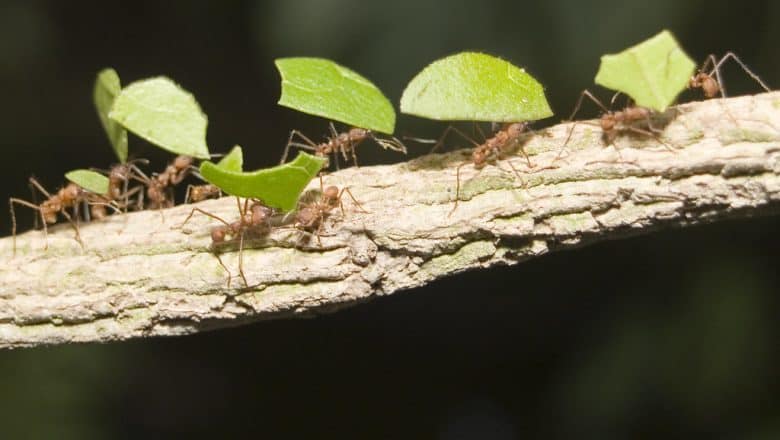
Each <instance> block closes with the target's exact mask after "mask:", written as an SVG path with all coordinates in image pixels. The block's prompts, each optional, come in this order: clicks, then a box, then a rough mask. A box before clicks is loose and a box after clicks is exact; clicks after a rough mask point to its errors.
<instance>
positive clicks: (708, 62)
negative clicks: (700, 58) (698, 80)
mask: <svg viewBox="0 0 780 440" xmlns="http://www.w3.org/2000/svg"><path fill="white" fill-rule="evenodd" d="M717 65H718V60H717V59H716V58H715V55H714V54H709V55H707V58H705V59H704V63H702V65H701V67H700V68H699V72H705V71H706V70H707V69H708V68H709V67H710V66H712V67H713V69H714V68H715V66H717ZM713 73H714V72H713V71H712V70H710V73H709V74H708V75H712V74H713Z"/></svg>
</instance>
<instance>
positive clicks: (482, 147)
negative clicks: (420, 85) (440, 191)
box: [417, 122, 534, 215]
mask: <svg viewBox="0 0 780 440" xmlns="http://www.w3.org/2000/svg"><path fill="white" fill-rule="evenodd" d="M476 127H477V129H478V130H479V132H480V133H482V130H481V129H480V128H479V126H478V125H477V126H476ZM527 129H528V123H527V122H507V123H504V124H503V125H502V126H501V127H500V129H499V130H498V131H496V132H495V133H493V136H491V137H489V138H487V139H485V141H484V142H482V143H481V144H480V143H477V142H476V141H475V140H473V139H472V138H471V137H469V136H467V135H466V134H465V133H463V132H462V131H460V130H458V129H457V128H455V126H452V125H450V126H449V127H447V128H446V129H445V130H444V133H442V135H441V137H439V140H438V141H437V142H436V145H434V146H433V148H432V149H431V152H434V151H436V149H438V148H439V147H440V146H441V145H443V144H444V139H445V138H446V136H447V134H449V133H450V131H454V132H455V133H457V134H459V135H460V136H461V137H462V138H463V139H466V140H467V141H469V142H471V143H472V144H474V151H472V152H471V160H470V161H469V162H464V163H462V164H460V165H458V168H457V169H456V170H455V176H456V185H455V206H454V207H453V208H452V211H450V214H449V215H452V213H453V212H455V209H457V208H458V202H459V201H460V169H461V168H462V167H464V166H465V165H468V164H469V163H471V164H474V168H475V169H477V170H481V169H482V168H484V167H485V166H486V165H488V164H495V165H497V162H498V161H499V160H501V159H504V158H505V156H506V154H507V153H508V152H509V151H511V150H512V149H513V148H515V147H518V146H520V151H521V152H522V153H523V156H524V157H525V160H526V162H527V164H528V168H533V167H534V165H533V164H532V163H531V159H530V158H529V157H528V154H526V152H525V149H523V147H522V145H521V144H520V139H521V138H522V137H523V136H524V135H525V134H527ZM483 137H484V134H483ZM417 140H418V141H420V142H427V141H426V140H424V139H417ZM507 163H508V164H509V167H510V168H512V171H513V172H514V173H515V175H517V177H518V178H520V179H521V180H522V176H521V175H520V172H519V171H517V168H515V166H514V165H513V164H512V161H511V160H508V159H507Z"/></svg>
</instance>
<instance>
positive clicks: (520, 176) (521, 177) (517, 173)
mask: <svg viewBox="0 0 780 440" xmlns="http://www.w3.org/2000/svg"><path fill="white" fill-rule="evenodd" d="M505 160H506V163H507V164H509V168H511V169H512V171H513V172H514V173H515V176H517V178H518V179H520V183H522V185H523V188H525V187H526V186H525V180H524V179H523V176H522V175H521V174H520V171H517V168H515V165H514V164H513V163H512V159H509V158H507V159H505ZM496 167H498V168H499V169H500V168H501V167H499V166H498V162H496Z"/></svg>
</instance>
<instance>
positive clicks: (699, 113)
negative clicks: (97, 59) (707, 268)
mask: <svg viewBox="0 0 780 440" xmlns="http://www.w3.org/2000/svg"><path fill="white" fill-rule="evenodd" d="M591 122H592V121H591ZM654 122H655V123H658V124H659V125H663V124H666V126H665V128H664V132H663V134H662V137H663V139H664V141H665V142H666V143H667V144H668V146H664V145H663V144H660V143H659V142H658V141H657V140H656V139H653V138H641V137H636V136H629V135H622V136H618V138H617V141H616V145H615V146H605V145H604V143H603V142H602V140H601V131H600V129H599V128H598V127H597V126H595V125H593V124H592V123H587V122H586V123H579V124H577V125H576V126H575V128H574V132H573V136H572V139H571V141H570V143H569V146H568V148H567V150H566V152H565V153H564V154H562V155H561V158H559V159H558V160H555V161H554V159H555V157H556V156H557V155H558V153H559V152H560V147H561V145H562V144H563V140H564V139H565V138H566V135H567V134H568V132H569V129H570V128H571V124H560V125H557V126H554V127H551V128H549V129H546V130H543V131H541V132H537V133H535V134H533V135H529V136H528V138H527V139H526V142H525V144H524V149H525V151H526V152H528V154H529V155H530V156H531V160H532V162H533V165H534V167H533V168H529V167H528V166H526V164H525V160H524V159H523V158H522V156H520V155H519V154H517V152H516V153H513V154H512V155H510V158H509V160H511V161H512V165H513V166H514V168H516V169H517V170H518V172H519V176H518V175H517V174H515V173H514V172H513V171H511V167H510V166H509V164H507V162H506V160H504V161H500V162H499V163H498V166H495V165H489V166H487V167H485V168H484V169H482V170H475V169H474V167H473V166H471V165H466V166H463V167H462V168H461V201H460V204H459V206H458V208H457V209H456V210H455V211H452V209H453V200H454V197H455V171H456V168H457V166H458V165H459V164H461V163H463V162H464V161H465V160H467V159H468V151H467V150H463V151H456V152H453V153H449V154H442V155H428V156H424V157H421V158H418V159H415V160H412V161H410V162H406V163H402V164H398V165H391V166H375V167H361V168H349V169H345V170H342V171H339V172H336V173H332V174H329V175H328V176H326V178H325V181H326V184H334V185H339V186H343V185H349V188H350V189H351V191H352V193H353V194H354V195H355V197H356V198H357V200H359V201H360V203H361V205H362V206H363V207H364V208H365V209H366V210H367V211H368V212H367V213H362V212H359V211H358V210H357V209H356V208H355V206H354V204H352V203H351V200H349V199H348V198H345V201H344V203H345V209H346V214H345V215H344V216H342V215H341V213H340V212H337V213H335V214H334V215H333V216H331V218H330V219H329V221H328V222H327V224H326V228H325V232H324V233H325V235H324V236H323V237H322V247H320V246H319V245H318V244H317V241H316V240H313V239H310V240H308V241H305V240H304V241H303V244H301V243H300V242H301V240H300V238H301V237H300V233H299V232H298V231H296V230H292V229H289V228H287V229H284V228H281V229H277V230H275V231H274V232H273V233H272V234H271V236H270V237H269V238H268V239H265V240H256V241H254V242H251V243H249V244H248V245H249V248H248V249H246V250H245V251H244V265H245V272H246V275H247V278H248V281H249V283H250V287H249V288H243V285H242V283H241V281H240V279H239V278H238V277H237V260H238V253H237V252H235V251H229V250H228V251H226V252H224V253H222V259H223V261H224V262H225V264H226V265H227V266H228V268H230V269H231V272H232V273H233V280H232V286H233V288H227V286H226V279H227V274H226V273H225V271H224V270H223V269H222V267H221V266H220V265H219V263H218V261H217V259H216V258H215V257H214V255H213V254H212V252H211V251H210V248H209V245H210V236H209V227H210V226H211V225H214V224H215V221H214V220H212V219H210V218H208V217H206V216H202V215H197V214H196V216H195V217H194V218H193V220H192V221H190V222H189V223H188V224H187V225H186V226H185V227H184V228H183V229H177V228H176V226H177V225H180V224H181V222H182V221H183V220H184V218H185V217H186V216H187V214H189V213H190V211H191V209H192V206H191V205H184V206H178V207H175V208H172V209H168V210H165V211H164V212H163V213H162V215H161V213H160V212H158V211H149V212H138V213H132V214H128V215H126V216H113V217H111V218H109V219H107V220H105V221H101V222H95V223H92V224H88V225H82V226H81V235H82V237H83V239H84V242H85V243H86V249H85V250H82V249H81V248H80V247H79V245H78V244H77V243H76V241H75V240H74V239H73V231H72V229H71V228H70V227H69V226H68V225H62V226H59V227H55V228H51V230H50V234H49V240H48V242H49V248H48V250H44V249H43V248H44V241H43V234H42V232H41V231H31V232H27V233H25V234H21V235H19V236H18V237H17V243H18V244H17V247H18V250H17V254H16V256H15V257H12V252H11V249H12V248H11V237H6V238H3V239H0V261H2V262H3V264H2V267H0V347H11V348H13V347H25V346H35V345H45V344H61V343H69V342H89V341H99V342H106V341H113V340H123V339H128V338H134V337H142V336H156V335H183V334H189V333H194V332H198V331H202V330H207V329H212V328H218V327H226V326H235V325H240V324H242V323H245V322H249V321H255V320H260V319H269V318H278V317H282V316H290V315H295V316H300V315H304V314H310V313H323V312H327V311H332V310H335V309H338V308H340V307H345V306H349V305H353V304H356V303H358V302H361V301H365V300H368V299H370V298H371V297H373V296H379V295H389V294H392V293H395V292H398V291H400V290H404V289H412V288H415V287H418V286H422V285H425V284H428V283H430V282H432V281H434V280H436V279H438V278H440V277H444V276H447V275H450V274H453V273H457V272H461V271H464V270H471V269H479V268H481V269H485V268H488V267H491V266H494V265H497V264H516V263H518V262H522V261H524V260H527V259H529V258H533V257H535V256H538V255H542V254H545V253H547V252H550V251H553V250H560V249H567V248H571V247H575V246H581V245H583V244H587V243H591V242H594V241H599V240H605V239H614V238H619V237H622V236H627V235H633V234H639V233H646V232H650V231H653V230H656V229H658V228H661V227H670V226H688V225H695V224H698V223H706V222H712V221H716V220H721V219H727V218H733V217H745V216H754V215H766V214H772V213H774V212H775V211H776V210H777V209H778V207H780V162H778V158H779V157H780V93H767V94H762V95H757V96H746V97H740V98H733V99H727V100H711V101H705V102H696V103H691V104H686V105H682V106H679V107H677V108H676V109H674V111H671V112H667V114H666V115H663V116H659V117H658V118H657V119H656V120H655V121H654ZM669 146H671V147H672V148H671V149H673V150H674V151H671V149H670V148H669ZM317 186H318V185H317V183H316V182H315V183H314V184H312V188H314V187H317ZM197 206H198V207H200V208H201V209H204V210H207V211H210V212H213V213H214V214H217V215H219V216H221V217H223V218H225V219H228V220H232V219H234V218H236V216H237V213H236V206H235V199H233V198H229V197H226V198H223V199H220V200H214V201H207V202H202V203H199V204H198V205H197ZM450 213H451V215H450ZM296 245H298V246H297V247H296Z"/></svg>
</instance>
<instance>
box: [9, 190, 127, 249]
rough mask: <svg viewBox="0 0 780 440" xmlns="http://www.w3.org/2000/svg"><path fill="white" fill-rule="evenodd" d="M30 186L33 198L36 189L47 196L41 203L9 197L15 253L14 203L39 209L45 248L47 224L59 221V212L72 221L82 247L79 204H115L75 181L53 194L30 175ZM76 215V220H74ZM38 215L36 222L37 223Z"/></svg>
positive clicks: (47, 239)
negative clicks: (71, 210) (70, 209)
mask: <svg viewBox="0 0 780 440" xmlns="http://www.w3.org/2000/svg"><path fill="white" fill-rule="evenodd" d="M29 182H30V188H31V189H32V190H33V198H34V196H35V190H36V189H37V190H38V191H40V192H41V194H43V195H44V196H46V200H44V201H43V202H41V203H40V204H36V203H32V202H28V201H27V200H23V199H18V198H15V197H12V198H10V199H8V205H9V207H10V210H11V235H12V236H13V253H14V255H16V212H15V210H14V204H17V205H21V206H26V207H28V208H30V209H33V210H35V211H38V214H39V215H40V219H41V221H42V223H43V236H44V240H45V245H44V249H48V248H49V238H48V228H47V225H50V224H54V223H57V214H62V216H63V217H65V218H66V219H67V220H68V222H70V224H71V226H73V229H74V230H75V231H76V237H75V238H76V241H77V242H78V243H79V245H81V248H82V249H83V248H84V242H83V241H82V240H81V234H80V232H79V226H78V219H79V217H78V205H79V204H80V203H82V202H87V203H89V204H95V205H103V206H113V205H110V203H108V202H106V201H105V200H104V199H103V198H102V197H100V196H97V195H94V194H92V193H90V192H88V191H85V190H84V189H83V188H81V187H80V186H78V185H76V184H75V183H69V184H67V185H66V186H65V187H63V188H60V189H59V191H57V193H56V194H54V195H52V194H50V193H49V192H48V191H46V189H44V187H43V185H41V184H40V183H39V182H38V180H36V179H35V178H34V177H30V179H29ZM67 208H72V209H73V215H71V214H68V212H67ZM74 217H75V221H74ZM37 219H38V217H36V224H37Z"/></svg>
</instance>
